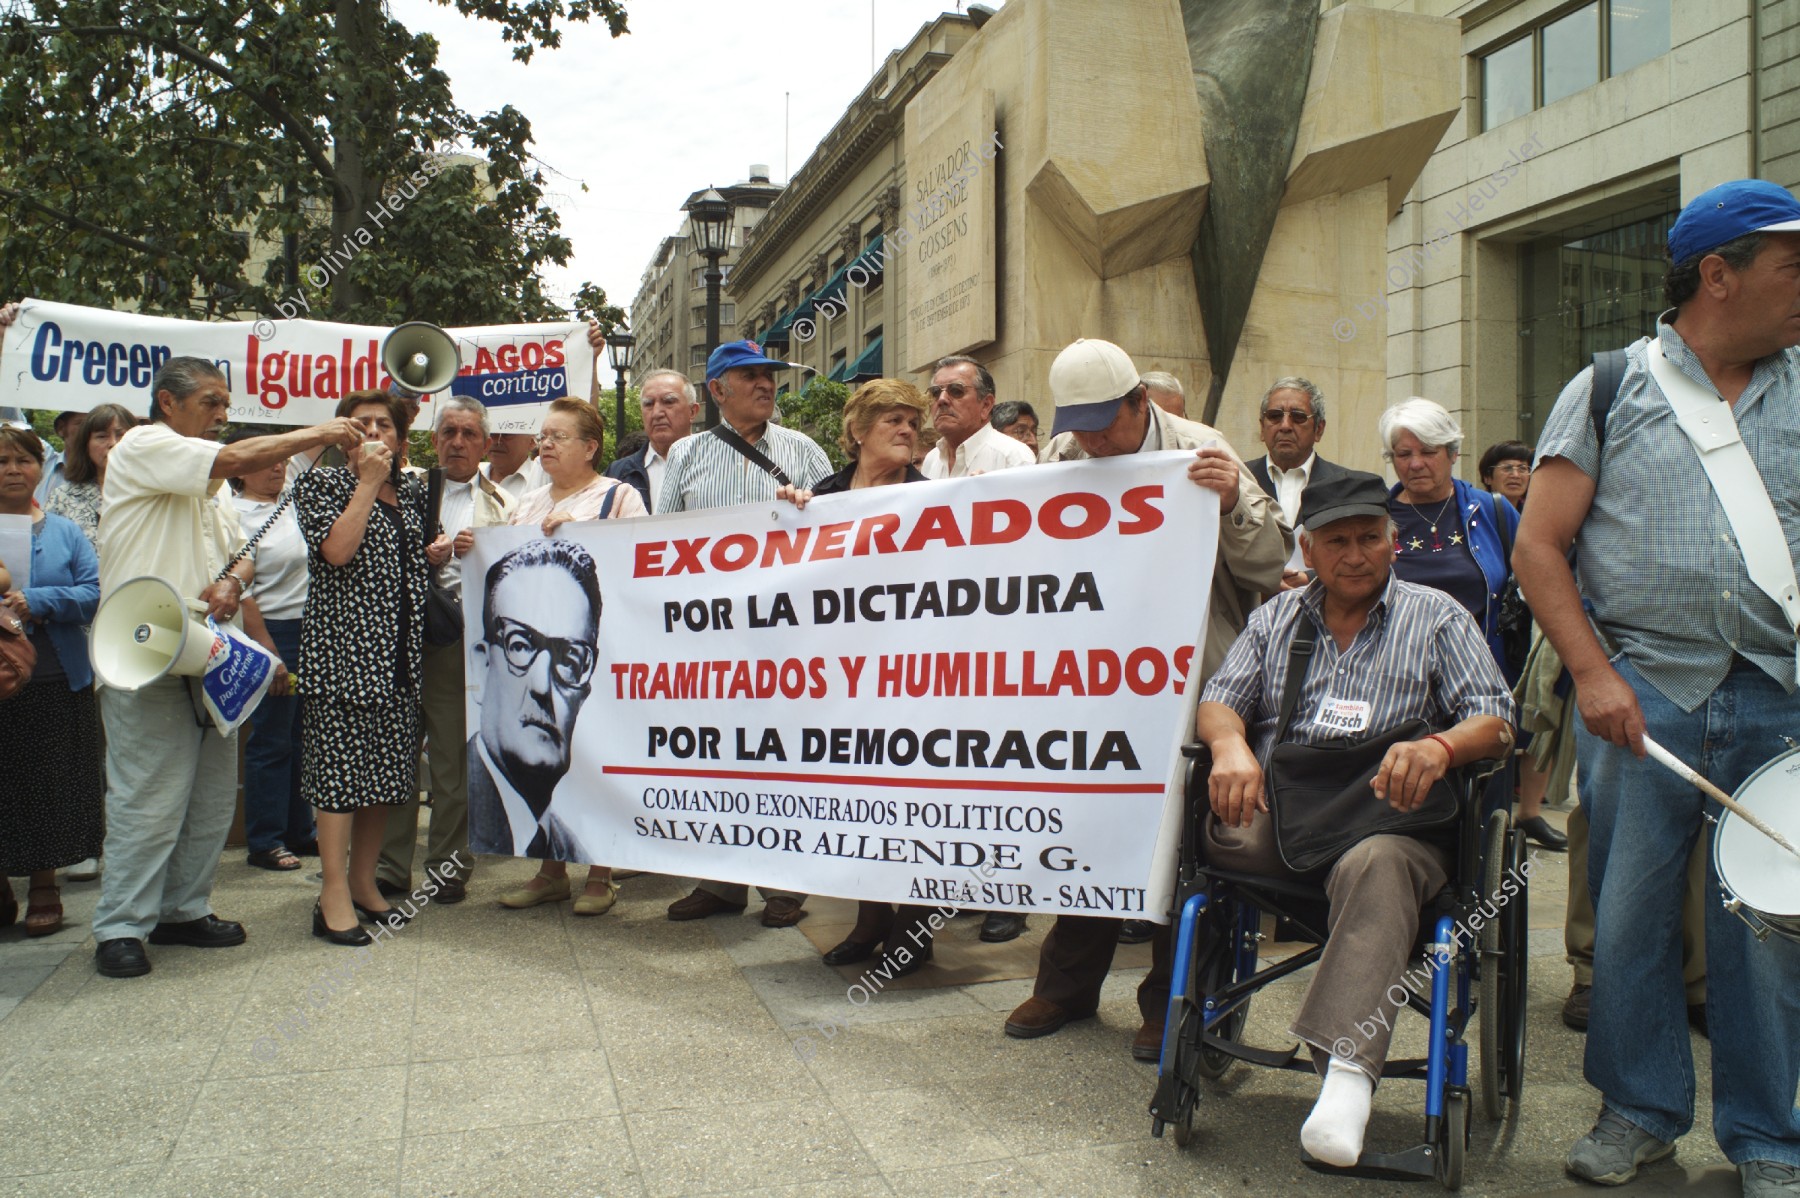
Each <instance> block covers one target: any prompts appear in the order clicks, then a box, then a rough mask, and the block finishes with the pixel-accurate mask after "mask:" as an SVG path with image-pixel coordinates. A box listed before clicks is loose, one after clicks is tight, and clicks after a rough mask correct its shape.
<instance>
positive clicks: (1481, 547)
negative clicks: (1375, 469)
mask: <svg viewBox="0 0 1800 1198" xmlns="http://www.w3.org/2000/svg"><path fill="white" fill-rule="evenodd" d="M1379 430H1380V433H1381V444H1382V456H1383V457H1385V458H1387V459H1388V460H1389V461H1390V462H1392V463H1393V464H1394V474H1395V475H1396V476H1397V477H1398V478H1399V479H1400V482H1399V483H1398V484H1397V485H1396V486H1395V487H1394V488H1393V490H1391V491H1390V492H1388V511H1389V512H1391V513H1392V514H1393V517H1394V523H1395V524H1396V525H1397V526H1398V528H1399V532H1398V534H1397V535H1396V537H1395V544H1394V573H1396V574H1398V575H1399V576H1400V577H1401V578H1404V579H1405V580H1406V581H1408V582H1413V583H1418V584H1419V585H1420V586H1429V587H1436V588H1437V589H1438V590H1440V591H1443V592H1445V593H1446V594H1448V595H1449V596H1450V597H1451V598H1453V599H1455V600H1456V601H1457V602H1459V603H1461V604H1462V605H1463V607H1464V608H1466V609H1467V610H1468V612H1469V614H1470V615H1471V616H1474V617H1475V622H1476V623H1477V624H1479V625H1480V626H1481V632H1482V635H1483V636H1484V637H1486V638H1487V643H1488V649H1489V651H1490V652H1492V653H1493V655H1494V662H1495V664H1497V665H1498V666H1499V667H1500V668H1501V670H1503V671H1505V670H1506V668H1507V667H1506V653H1505V649H1504V646H1502V644H1501V641H1500V593H1501V591H1502V590H1503V589H1504V588H1505V586H1506V578H1507V575H1508V574H1509V573H1510V572H1511V567H1510V566H1509V565H1508V564H1507V561H1506V554H1505V551H1504V550H1503V548H1502V545H1501V542H1502V532H1501V529H1502V527H1504V529H1505V533H1504V540H1505V542H1506V543H1507V544H1510V543H1511V542H1512V538H1513V533H1514V532H1516V531H1517V530H1518V527H1519V513H1518V511H1517V510H1516V509H1514V507H1513V505H1512V504H1510V503H1508V502H1507V501H1506V499H1505V498H1504V497H1502V496H1500V495H1498V494H1496V493H1494V492H1490V491H1483V490H1481V489H1480V488H1478V487H1472V486H1470V485H1469V484H1468V483H1466V482H1464V481H1462V480H1461V479H1460V478H1457V477H1456V476H1455V475H1454V474H1453V473H1452V471H1453V470H1454V468H1455V465H1456V455H1457V452H1458V451H1459V450H1460V449H1461V448H1462V425H1461V424H1460V423H1458V421H1457V419H1456V417H1454V416H1452V415H1451V414H1450V413H1449V412H1447V411H1445V410H1444V407H1443V405H1442V404H1439V403H1434V402H1433V401H1431V400H1429V399H1420V398H1419V397H1418V396H1416V395H1415V396H1414V397H1413V398H1411V399H1405V400H1401V401H1400V402H1399V403H1397V404H1395V405H1393V406H1392V407H1390V408H1388V409H1387V411H1385V412H1383V413H1382V414H1381V422H1380V425H1379ZM1507 681H1508V682H1517V681H1518V679H1517V678H1516V677H1515V676H1514V673H1513V672H1508V673H1507Z"/></svg>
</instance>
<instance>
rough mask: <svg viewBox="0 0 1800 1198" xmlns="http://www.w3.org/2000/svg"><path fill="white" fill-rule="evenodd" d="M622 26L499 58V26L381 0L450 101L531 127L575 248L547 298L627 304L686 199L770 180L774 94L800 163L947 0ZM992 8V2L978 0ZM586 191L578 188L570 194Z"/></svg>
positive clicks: (642, 1)
mask: <svg viewBox="0 0 1800 1198" xmlns="http://www.w3.org/2000/svg"><path fill="white" fill-rule="evenodd" d="M625 3H626V9H627V11H628V12H629V14H630V24H631V32H629V33H627V34H626V35H625V36H623V37H621V38H619V39H617V40H616V41H615V40H614V39H613V38H611V37H610V36H609V35H608V34H607V32H606V28H605V26H604V25H602V24H599V23H597V22H595V23H590V24H588V25H565V26H564V33H563V44H562V48H561V49H560V50H556V51H553V52H545V51H541V50H540V51H539V52H538V54H537V56H536V57H535V58H533V59H532V61H531V63H530V64H529V65H527V66H522V65H520V64H518V63H516V62H514V61H513V60H512V58H511V57H510V51H509V49H508V47H507V46H506V45H505V44H504V43H502V42H501V40H500V34H499V29H498V27H497V26H495V25H493V24H491V23H490V22H486V21H479V20H475V19H473V18H465V17H460V16H458V15H457V14H456V11H455V9H454V8H446V7H441V6H440V5H438V4H435V3H433V2H432V0H390V4H389V9H390V11H391V13H392V14H393V16H394V18H395V19H397V20H399V21H401V22H403V23H405V24H406V26H407V27H408V28H410V29H412V30H414V31H416V32H430V33H432V34H434V35H435V36H436V37H437V39H438V41H439V43H440V46H441V50H440V59H439V61H440V64H441V65H442V66H443V68H444V69H445V70H446V71H447V72H448V73H449V75H450V80H451V84H452V86H453V87H454V89H455V94H456V100H457V102H458V103H459V104H460V105H461V106H462V107H463V108H465V109H467V110H469V111H471V112H476V113H481V112H488V111H492V110H493V109H496V108H499V107H500V106H501V105H503V104H511V105H513V106H514V107H516V108H518V109H519V110H521V111H522V112H524V113H525V115H526V116H527V117H529V118H530V120H531V128H532V132H533V133H534V135H535V138H536V144H535V150H536V152H537V154H538V156H539V157H540V158H541V159H542V160H543V161H544V163H545V164H546V165H547V166H548V167H550V168H552V170H553V171H554V172H555V173H553V174H552V175H551V176H550V183H549V187H548V191H549V193H550V199H551V203H552V205H553V206H554V207H555V208H556V210H557V212H558V213H559V214H561V216H562V221H563V230H564V231H565V232H566V233H567V234H568V235H569V238H570V240H571V241H573V242H574V244H575V255H574V257H573V258H572V259H570V262H569V266H568V268H567V269H564V270H553V271H551V272H550V273H549V275H548V283H549V286H550V290H551V293H552V294H553V295H555V296H557V297H558V298H559V299H561V298H565V297H566V296H568V295H569V294H571V293H572V292H573V291H574V289H575V288H576V287H577V286H578V285H579V284H580V283H582V282H583V281H586V280H592V281H593V282H596V283H598V284H600V286H602V287H604V288H606V294H607V298H608V299H610V300H611V301H612V302H613V303H616V304H618V305H619V306H620V307H629V306H630V304H631V301H632V298H633V297H634V296H635V295H636V294H637V288H638V280H639V278H640V277H641V276H642V274H643V271H644V267H645V266H646V265H647V264H648V263H649V261H650V255H651V254H652V253H653V252H654V251H655V249H656V246H657V243H658V242H659V241H660V240H661V239H662V238H664V237H667V236H669V235H671V234H673V233H674V232H676V230H677V229H678V228H679V226H680V223H681V212H680V206H681V203H682V201H683V200H685V199H686V198H687V196H688V195H689V193H690V192H693V191H696V190H698V189H700V188H702V187H705V186H708V185H712V184H724V183H735V182H738V181H740V180H742V179H744V178H746V177H747V176H748V170H749V166H750V164H751V163H753V162H760V163H767V164H768V166H769V170H770V173H771V176H772V177H773V179H774V181H775V182H777V183H784V182H786V181H787V176H786V173H785V171H784V167H783V160H784V152H783V138H782V134H783V94H784V93H791V95H792V108H791V116H790V118H789V120H788V124H787V130H788V137H787V147H788V148H787V153H786V155H785V157H786V160H787V162H788V163H789V168H790V169H792V170H799V169H800V166H801V164H802V163H804V162H805V161H806V157H807V155H808V154H810V153H812V151H813V148H814V147H815V146H817V145H818V142H819V140H820V139H821V138H822V137H824V136H825V134H826V133H828V132H830V130H831V126H832V125H833V124H834V123H835V122H836V121H837V118H838V116H839V115H840V114H841V113H842V112H843V111H844V108H845V107H846V106H847V105H848V104H849V102H850V100H851V99H852V98H853V97H855V96H856V95H857V94H858V93H860V92H861V91H862V89H863V88H864V87H865V86H866V85H867V84H868V82H869V78H870V76H871V74H872V71H871V69H870V61H871V60H870V31H871V28H873V32H874V46H875V54H876V61H879V60H880V59H883V58H885V57H886V56H887V54H888V52H889V51H891V50H894V49H897V48H899V47H901V46H903V45H905V44H906V43H907V42H908V41H909V40H911V38H912V36H913V34H915V33H916V32H917V31H918V29H919V27H920V26H921V25H923V24H924V23H925V22H927V21H930V20H932V19H934V18H935V17H936V16H937V15H938V14H939V13H941V12H944V11H955V10H957V9H958V8H960V7H962V6H961V5H959V4H958V3H957V0H763V2H761V3H757V4H745V3H743V2H742V0H625ZM988 3H989V4H990V5H992V6H993V7H996V8H998V7H999V3H998V0H988ZM583 183H585V184H586V185H587V187H588V190H587V191H585V192H584V191H582V190H581V185H582V184H583Z"/></svg>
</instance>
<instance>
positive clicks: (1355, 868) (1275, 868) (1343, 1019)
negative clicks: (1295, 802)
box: [1206, 812, 1450, 1079]
mask: <svg viewBox="0 0 1800 1198" xmlns="http://www.w3.org/2000/svg"><path fill="white" fill-rule="evenodd" d="M1206 841H1207V844H1206V860H1207V863H1208V864H1210V865H1213V866H1216V867H1218V868H1220V869H1229V870H1234V871H1237V872H1240V873H1254V874H1258V875H1260V876H1263V877H1269V878H1276V879H1285V878H1291V877H1292V876H1293V875H1291V874H1290V873H1289V872H1288V870H1287V868H1286V866H1284V865H1283V864H1282V863H1281V856H1280V854H1279V853H1278V852H1277V851H1276V848H1275V828H1274V824H1273V823H1272V822H1271V821H1270V819H1269V817H1268V816H1267V815H1266V814H1263V813H1261V812H1258V813H1257V815H1256V818H1255V819H1254V820H1253V821H1252V822H1251V824H1250V827H1248V828H1227V827H1224V826H1223V825H1221V824H1220V823H1219V822H1218V821H1217V820H1216V819H1214V820H1208V821H1207V830H1206ZM1449 868H1450V857H1449V854H1448V853H1447V852H1445V851H1444V850H1442V849H1440V848H1437V847H1436V846H1434V845H1429V844H1426V843H1425V842H1424V841H1422V840H1415V839H1413V838H1412V837H1410V836H1371V837H1369V838H1368V839H1367V840H1364V841H1362V842H1361V843H1360V844H1358V845H1356V847H1354V848H1352V849H1351V850H1350V851H1349V852H1348V853H1345V854H1344V855H1343V856H1342V857H1340V858H1339V859H1338V862H1337V864H1336V865H1333V866H1332V867H1331V872H1330V873H1329V874H1327V875H1326V877H1325V893H1326V894H1327V895H1328V896H1329V898H1330V900H1331V911H1330V914H1329V915H1328V916H1327V917H1326V919H1327V922H1326V930H1327V933H1328V935H1327V939H1326V942H1325V952H1324V955H1322V956H1321V957H1320V958H1319V964H1318V968H1317V971H1316V972H1315V973H1314V974H1313V979H1312V984H1311V985H1309V986H1308V987H1307V988H1306V998H1305V999H1304V1000H1302V1002H1301V1004H1300V1012H1299V1014H1298V1015H1296V1016H1295V1017H1294V1022H1293V1025H1292V1027H1290V1028H1289V1029H1288V1030H1289V1031H1290V1032H1291V1033H1292V1034H1293V1035H1296V1036H1298V1037H1300V1039H1302V1040H1303V1041H1305V1042H1306V1043H1307V1044H1308V1045H1309V1046H1311V1047H1312V1049H1313V1050H1314V1051H1313V1062H1314V1065H1315V1066H1316V1067H1317V1068H1318V1069H1319V1070H1320V1072H1323V1071H1324V1068H1325V1064H1326V1062H1327V1061H1328V1060H1329V1059H1330V1058H1331V1057H1336V1058H1338V1059H1339V1060H1342V1061H1345V1062H1347V1063H1349V1064H1352V1065H1355V1066H1357V1067H1358V1068H1359V1069H1361V1070H1362V1071H1363V1072H1364V1073H1367V1074H1368V1075H1369V1076H1370V1077H1372V1078H1377V1079H1378V1078H1380V1076H1381V1067H1382V1065H1383V1064H1384V1063H1385V1062H1386V1061H1387V1054H1388V1044H1389V1042H1390V1041H1391V1040H1392V1039H1393V1028H1394V1021H1395V1019H1396V1017H1397V1016H1398V1014H1399V1008H1400V1006H1401V1005H1403V1003H1396V1002H1394V1001H1393V1000H1392V999H1391V998H1390V997H1389V992H1390V991H1391V990H1392V988H1393V987H1394V986H1396V985H1400V984H1401V979H1402V977H1403V975H1405V974H1407V973H1408V969H1407V967H1408V966H1409V965H1410V964H1412V960H1411V957H1412V947H1413V943H1414V941H1415V940H1416V939H1417V938H1418V931H1419V912H1420V910H1421V908H1423V907H1424V905H1425V903H1426V901H1427V900H1428V899H1430V898H1431V897H1432V896H1433V895H1434V894H1436V893H1437V892H1438V891H1439V890H1441V889H1443V886H1444V883H1445V882H1447V881H1448V880H1449ZM1411 972H1412V974H1413V976H1414V977H1420V976H1423V974H1424V970H1423V968H1418V969H1414V970H1412V971H1411Z"/></svg>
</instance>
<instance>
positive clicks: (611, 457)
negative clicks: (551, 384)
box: [594, 364, 644, 470]
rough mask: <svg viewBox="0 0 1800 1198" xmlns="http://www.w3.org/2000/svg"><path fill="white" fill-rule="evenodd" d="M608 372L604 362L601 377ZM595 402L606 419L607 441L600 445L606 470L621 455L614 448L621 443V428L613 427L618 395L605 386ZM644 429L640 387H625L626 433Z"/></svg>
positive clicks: (602, 464) (601, 460)
mask: <svg viewBox="0 0 1800 1198" xmlns="http://www.w3.org/2000/svg"><path fill="white" fill-rule="evenodd" d="M606 373H607V372H606V366H605V365H604V364H602V365H601V367H600V377H601V378H605V377H606ZM594 404H595V406H596V407H598V408H599V409H600V415H601V417H602V418H603V419H604V420H605V421H606V443H605V444H604V445H602V446H601V447H600V468H601V469H602V470H604V469H606V467H607V466H608V465H609V464H611V463H612V462H613V461H615V460H616V459H617V458H618V457H619V453H618V450H617V449H616V448H614V447H615V446H617V445H618V443H619V430H618V429H615V428H614V427H613V423H614V421H613V417H614V415H615V411H614V409H615V407H616V406H617V404H618V396H617V395H616V394H615V393H614V391H613V389H612V388H611V387H603V388H601V390H600V398H599V399H597V400H595V401H594ZM643 431H644V405H643V403H642V401H640V400H639V398H638V389H637V388H636V387H627V388H625V434H626V435H627V436H629V435H630V434H632V433H641V432H643Z"/></svg>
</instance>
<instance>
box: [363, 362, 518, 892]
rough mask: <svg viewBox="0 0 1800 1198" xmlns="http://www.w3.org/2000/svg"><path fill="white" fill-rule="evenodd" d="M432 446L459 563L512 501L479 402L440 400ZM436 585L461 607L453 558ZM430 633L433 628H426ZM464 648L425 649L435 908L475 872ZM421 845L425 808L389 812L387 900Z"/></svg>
mask: <svg viewBox="0 0 1800 1198" xmlns="http://www.w3.org/2000/svg"><path fill="white" fill-rule="evenodd" d="M433 406H435V407H436V408H437V410H438V411H437V427H436V428H435V429H433V430H432V433H431V446H432V448H433V449H434V450H435V451H436V452H437V460H438V467H439V468H440V469H441V470H443V472H444V496H443V499H442V501H441V502H440V504H439V507H438V525H439V532H440V533H441V534H442V535H443V536H446V537H449V538H450V540H451V544H452V547H453V549H454V550H455V553H456V556H457V557H460V556H462V555H463V554H464V553H467V552H468V550H469V549H470V548H471V547H472V546H473V544H474V539H473V536H472V535H471V534H472V530H474V529H477V528H491V527H493V526H495V525H498V524H505V523H507V519H508V513H509V512H510V511H511V510H512V506H513V499H512V496H511V495H509V494H507V493H506V492H505V491H503V490H501V489H500V488H499V487H498V486H496V485H494V483H493V482H491V481H490V480H488V479H487V478H485V477H483V475H482V473H481V453H482V450H484V449H486V448H487V444H488V431H487V409H486V408H485V407H483V406H482V405H481V403H480V402H479V401H477V400H473V399H469V398H467V397H466V396H461V395H453V396H450V397H449V398H447V399H442V400H439V401H438V402H437V403H436V404H435V405H433ZM432 582H433V583H434V584H435V585H436V586H437V587H439V588H440V589H442V590H444V591H447V592H448V593H449V594H450V595H451V596H453V597H455V598H456V599H457V600H458V601H459V602H460V600H461V598H462V567H461V566H460V565H459V564H458V563H457V561H456V560H455V558H454V557H453V558H452V559H451V560H450V561H448V562H445V563H444V564H443V565H441V566H439V567H438V568H437V569H436V570H435V571H434V572H433V577H432ZM428 627H429V626H428ZM463 681H464V661H463V644H462V638H461V637H460V636H459V637H457V638H456V639H455V640H453V641H450V642H448V643H446V644H442V645H434V644H432V643H431V641H430V639H429V638H427V640H426V643H425V659H424V675H423V679H422V682H423V685H422V688H421V692H420V704H419V706H420V713H421V715H422V716H423V719H422V720H421V721H420V729H421V731H422V732H423V733H424V736H425V740H426V743H427V744H428V745H430V752H431V825H430V830H429V835H428V837H427V841H426V845H425V872H426V873H428V874H430V873H435V874H436V875H437V877H438V878H439V879H440V881H439V883H438V893H437V901H438V902H440V903H460V902H462V901H463V899H464V897H466V895H467V887H468V882H469V874H470V870H469V869H468V868H466V867H465V866H464V865H463V860H464V858H465V857H467V856H470V854H469V853H468V848H469V774H468V755H467V753H466V751H465V750H466V746H467V744H468V740H469V729H468V715H467V708H466V706H465V704H464V694H463ZM418 842H419V801H418V799H417V798H416V797H415V798H414V799H412V800H411V801H410V802H408V803H407V804H406V806H404V807H392V808H389V809H388V821H387V835H386V837H385V838H384V839H383V841H382V845H381V864H380V865H379V866H377V867H376V885H377V886H378V887H380V889H381V892H382V893H383V894H385V895H388V896H389V897H393V896H396V895H404V894H408V893H410V892H411V891H412V865H413V853H414V851H415V850H416V849H417V847H418Z"/></svg>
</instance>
